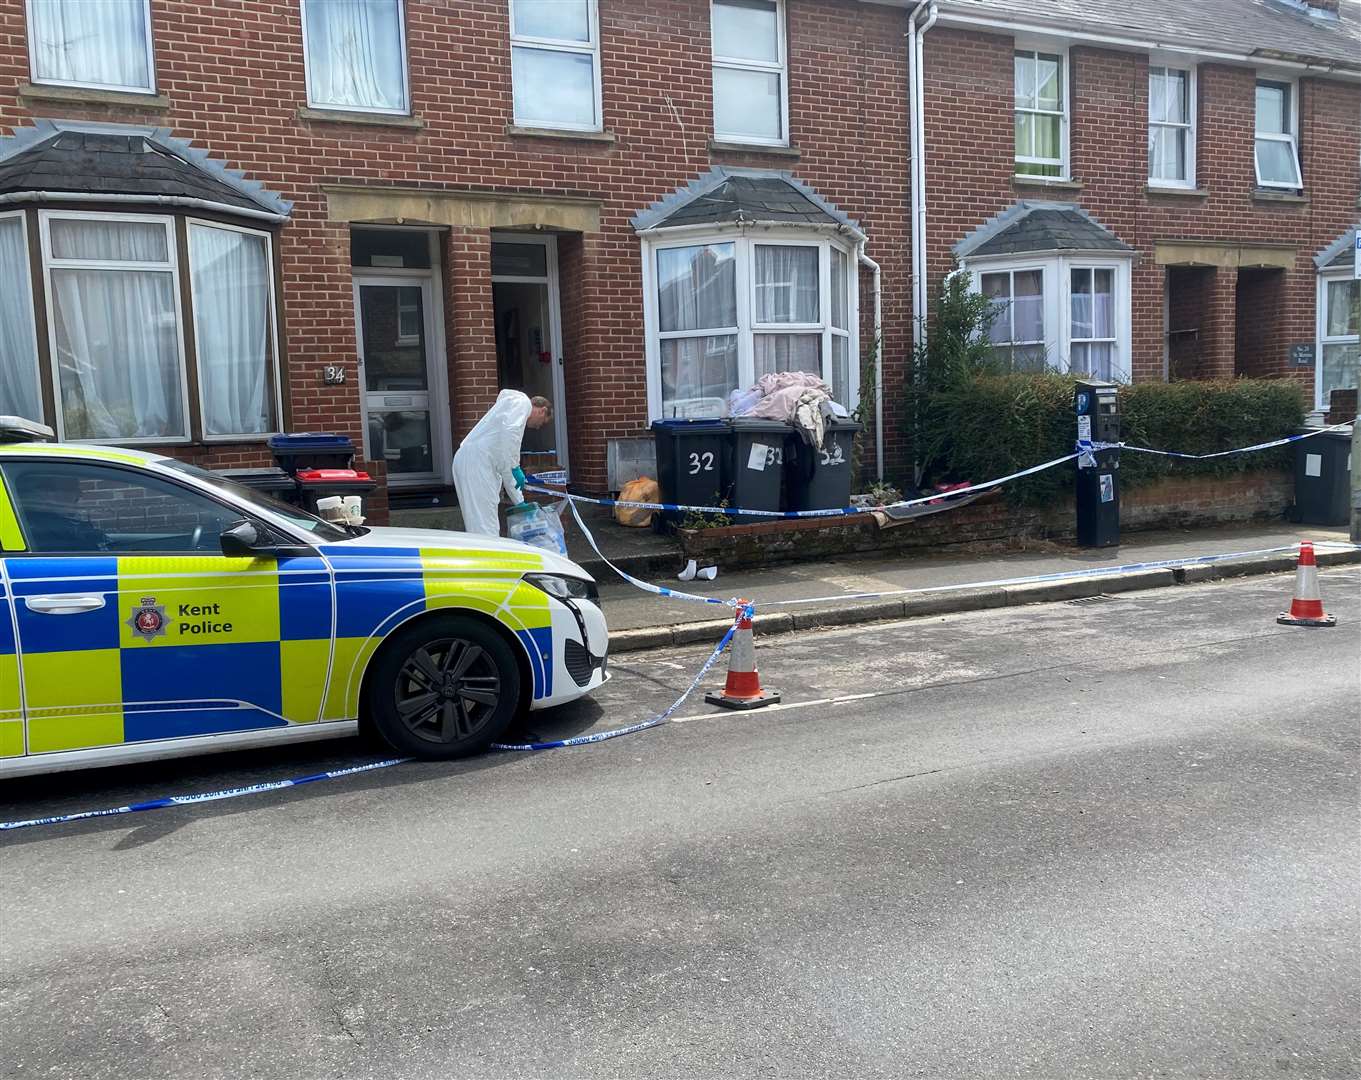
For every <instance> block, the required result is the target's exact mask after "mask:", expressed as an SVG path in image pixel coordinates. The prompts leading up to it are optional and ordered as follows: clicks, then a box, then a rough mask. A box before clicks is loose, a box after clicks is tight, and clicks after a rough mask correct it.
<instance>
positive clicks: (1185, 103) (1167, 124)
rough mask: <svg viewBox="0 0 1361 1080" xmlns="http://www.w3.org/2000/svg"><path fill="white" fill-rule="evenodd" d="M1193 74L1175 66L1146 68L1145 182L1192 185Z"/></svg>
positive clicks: (1193, 180)
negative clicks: (1146, 178)
mask: <svg viewBox="0 0 1361 1080" xmlns="http://www.w3.org/2000/svg"><path fill="white" fill-rule="evenodd" d="M1194 109H1195V100H1194V78H1193V75H1192V73H1191V72H1190V71H1184V70H1178V69H1177V68H1166V67H1150V68H1149V69H1148V182H1149V183H1150V184H1152V185H1154V186H1155V187H1194V186H1195V182H1196V176H1195V172H1196V167H1195V127H1194V115H1195V113H1194Z"/></svg>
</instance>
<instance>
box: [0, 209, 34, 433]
mask: <svg viewBox="0 0 1361 1080" xmlns="http://www.w3.org/2000/svg"><path fill="white" fill-rule="evenodd" d="M7 218H18V219H19V234H20V236H22V237H23V244H24V255H25V256H26V258H25V260H24V271H25V273H24V275H23V277H24V280H23V284H22V285H21V286H20V288H21V289H22V291H23V293H24V295H25V296H26V297H27V298H28V305H27V307H28V333H29V340H31V341H32V343H33V385H34V386H35V387H37V389H38V411H39V413H41V412H42V411H43V375H42V358H41V357H40V356H39V355H38V318H37V315H38V313H37V310H36V309H35V308H34V306H33V274H32V269H31V267H32V263H31V261H30V260H31V258H32V254H31V251H30V248H29V246H28V215H27V214H26V213H24V211H22V210H10V211H7V212H5V213H2V214H0V221H4V220H5V219H7ZM28 419H30V420H37V421H38V422H40V423H41V422H42V419H43V417H42V416H41V415H39V416H31V417H28Z"/></svg>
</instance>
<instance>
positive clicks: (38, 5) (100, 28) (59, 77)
mask: <svg viewBox="0 0 1361 1080" xmlns="http://www.w3.org/2000/svg"><path fill="white" fill-rule="evenodd" d="M28 57H29V67H30V73H31V75H32V77H33V81H34V82H35V83H55V84H58V85H61V86H80V87H86V88H89V89H94V90H124V91H129V92H132V93H145V94H151V93H154V92H155V90H156V78H155V72H154V68H153V64H152V52H151V0H28Z"/></svg>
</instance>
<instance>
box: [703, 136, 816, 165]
mask: <svg viewBox="0 0 1361 1080" xmlns="http://www.w3.org/2000/svg"><path fill="white" fill-rule="evenodd" d="M709 152H710V153H711V154H764V155H765V156H767V157H780V158H788V159H789V160H790V161H798V159H799V158H801V157H803V152H802V151H801V150H800V149H799V148H798V147H797V146H772V145H770V144H769V143H740V142H727V141H725V140H723V139H710V140H709Z"/></svg>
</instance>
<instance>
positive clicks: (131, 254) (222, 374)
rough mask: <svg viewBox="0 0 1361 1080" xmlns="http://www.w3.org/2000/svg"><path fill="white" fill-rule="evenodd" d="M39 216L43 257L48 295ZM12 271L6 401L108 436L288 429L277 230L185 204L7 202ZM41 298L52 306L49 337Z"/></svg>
mask: <svg viewBox="0 0 1361 1080" xmlns="http://www.w3.org/2000/svg"><path fill="white" fill-rule="evenodd" d="M30 223H31V224H32V225H33V228H32V230H31V231H32V235H33V237H34V239H33V244H34V246H36V248H37V251H38V257H39V259H40V262H41V267H42V277H41V292H40V294H39V295H38V296H36V297H35V296H33V295H32V290H30V289H29V287H28V283H29V280H30V275H29V258H30V254H29V252H30V248H29V240H28V236H29V234H30V232H29V229H28V226H29V224H30ZM182 253H187V263H186V257H185V255H183V254H182ZM0 278H3V279H4V280H6V281H13V282H17V283H19V287H18V288H14V289H6V290H3V291H0V413H16V414H18V415H21V416H25V417H28V418H29V419H32V420H37V421H40V422H42V423H47V424H51V425H52V426H54V427H55V428H56V429H57V431H58V433H59V435H60V437H62V438H64V439H85V440H91V441H98V442H120V443H121V442H144V443H177V442H179V443H183V442H188V441H190V440H194V439H198V440H203V441H212V440H239V439H242V438H258V437H262V436H264V435H267V434H269V433H271V432H274V431H277V430H278V426H279V404H278V402H279V394H278V359H277V356H278V344H277V335H276V322H275V309H276V301H275V293H274V256H273V238H272V237H271V235H270V234H269V233H267V232H264V231H261V230H259V229H252V228H245V227H242V226H238V225H234V224H224V223H222V222H219V221H209V220H201V219H197V218H185V217H181V216H177V215H176V216H171V215H160V214H136V213H133V214H113V213H95V212H86V211H65V210H62V211H57V210H30V211H27V212H21V213H18V214H5V215H0ZM35 305H41V306H42V307H43V308H45V310H46V314H47V318H46V324H47V328H46V334H45V335H44V336H43V338H41V339H39V338H37V337H36V336H35V334H34V330H33V328H34V326H35V325H36V320H35V318H34V313H35ZM44 381H45V382H46V383H47V385H48V386H49V387H50V388H51V401H52V403H53V406H52V411H51V412H48V411H47V409H46V408H45V407H44V404H43V393H42V390H41V389H40V388H41V386H42V384H43V382H44ZM194 387H196V388H197V393H196V394H191V389H192V388H194Z"/></svg>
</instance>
